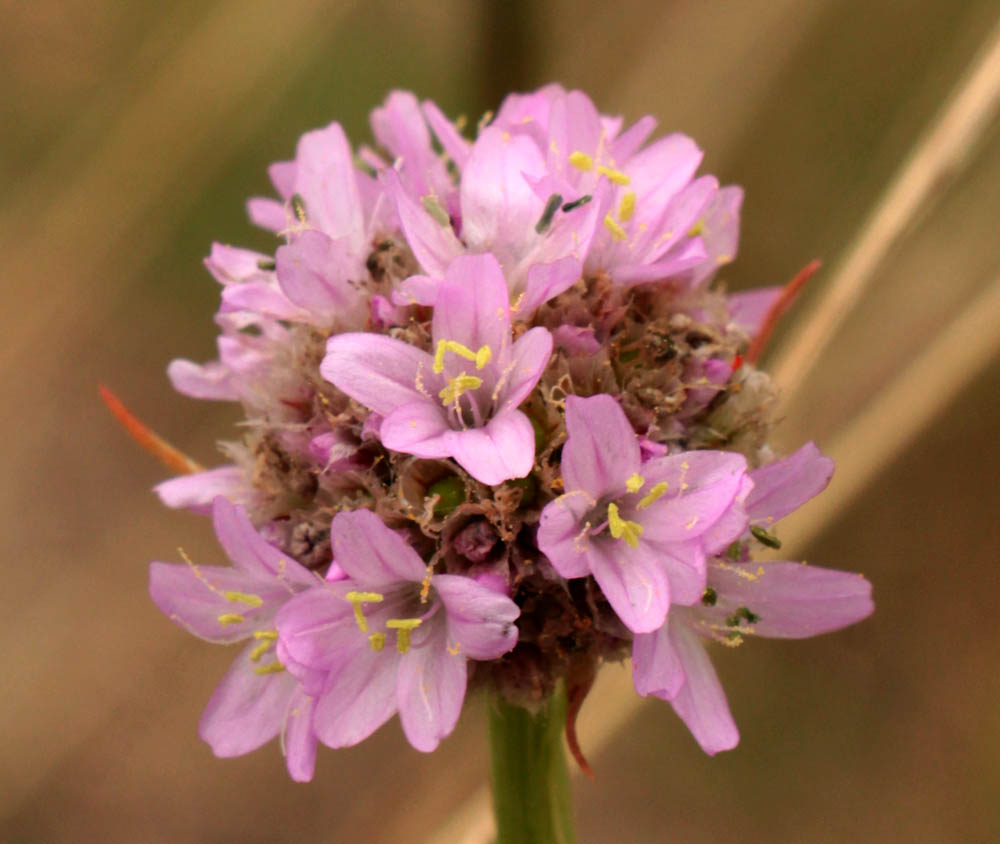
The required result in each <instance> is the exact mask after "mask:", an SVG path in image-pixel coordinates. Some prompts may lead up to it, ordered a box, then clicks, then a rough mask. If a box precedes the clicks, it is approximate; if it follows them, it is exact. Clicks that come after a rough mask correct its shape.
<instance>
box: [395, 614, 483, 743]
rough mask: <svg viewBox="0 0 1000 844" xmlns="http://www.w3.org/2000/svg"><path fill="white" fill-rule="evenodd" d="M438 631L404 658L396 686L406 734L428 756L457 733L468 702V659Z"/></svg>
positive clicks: (442, 631) (440, 628)
mask: <svg viewBox="0 0 1000 844" xmlns="http://www.w3.org/2000/svg"><path fill="white" fill-rule="evenodd" d="M437 627H438V628H439V629H437V630H434V631H433V633H432V634H431V635H430V636H429V637H428V639H427V640H426V641H424V642H423V643H420V644H418V643H417V642H415V643H414V646H413V647H411V648H410V650H409V652H408V653H406V654H404V655H403V656H402V657H401V659H400V660H399V674H398V679H397V685H396V696H397V697H396V701H397V706H398V708H399V720H400V722H401V723H402V725H403V732H404V733H406V738H407V739H408V740H409V742H410V744H412V745H413V746H414V747H415V748H416V749H417V750H421V751H423V752H425V753H428V752H430V751H432V750H434V749H435V748H436V747H437V746H438V744H439V743H440V741H441V739H443V738H444V737H445V736H447V735H449V734H450V733H451V731H452V730H454V729H455V724H456V723H458V716H459V715H460V714H461V712H462V703H463V701H464V700H465V683H466V658H465V656H464V655H463V654H461V653H457V652H452V651H450V650H449V649H448V641H447V634H446V631H445V629H444V627H443V625H438V626H437ZM415 638H416V637H415Z"/></svg>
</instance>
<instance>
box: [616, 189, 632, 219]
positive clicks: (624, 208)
mask: <svg viewBox="0 0 1000 844" xmlns="http://www.w3.org/2000/svg"><path fill="white" fill-rule="evenodd" d="M634 213H635V194H634V193H632V191H629V192H628V193H627V194H625V196H623V197H622V201H621V204H620V205H619V206H618V219H619V220H621V221H622V222H623V223H627V222H628V221H629V220H631V219H632V215H633V214H634Z"/></svg>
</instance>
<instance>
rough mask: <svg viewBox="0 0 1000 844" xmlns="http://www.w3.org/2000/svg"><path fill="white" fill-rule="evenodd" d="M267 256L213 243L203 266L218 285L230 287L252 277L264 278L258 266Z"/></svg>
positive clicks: (264, 273)
mask: <svg viewBox="0 0 1000 844" xmlns="http://www.w3.org/2000/svg"><path fill="white" fill-rule="evenodd" d="M268 257H269V256H268V255H263V254H261V253H260V252H254V251H253V250H252V249H240V248H239V247H236V246H228V245H227V244H225V243H213V244H212V251H211V253H210V254H209V256H208V257H207V258H206V259H205V266H206V267H207V268H208V271H209V272H210V273H211V274H212V275H213V276H214V277H215V280H216V281H218V282H219V283H220V284H224V285H230V284H238V283H240V282H243V281H246V280H247V279H249V278H251V277H253V276H266V275H267V273H266V272H265V271H264V270H262V269H261V268H260V266H259V264H258V262H259V261H261V260H266V259H267V258H268Z"/></svg>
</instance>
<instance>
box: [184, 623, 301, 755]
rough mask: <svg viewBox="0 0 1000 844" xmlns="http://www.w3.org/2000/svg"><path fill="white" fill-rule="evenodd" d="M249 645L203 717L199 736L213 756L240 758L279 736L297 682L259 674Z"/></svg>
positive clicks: (284, 676) (284, 675)
mask: <svg viewBox="0 0 1000 844" xmlns="http://www.w3.org/2000/svg"><path fill="white" fill-rule="evenodd" d="M256 646H257V643H256V642H253V643H251V644H249V645H248V646H247V647H246V648H245V649H244V650H243V651H242V653H240V655H239V656H238V657H236V661H235V662H234V663H233V664H232V667H231V668H230V669H229V671H228V672H226V676H225V677H223V678H222V682H220V683H219V685H218V686H217V687H216V689H215V691H214V692H213V693H212V697H211V698H210V699H209V701H208V705H207V706H206V707H205V711H204V713H202V716H201V721H200V722H199V724H198V735H199V736H201V739H202V741H204V742H206V743H207V744H208V745H209V747H211V748H212V752H213V753H214V754H215V755H216V756H221V757H230V756H242V755H243V754H244V753H249V752H250V751H251V750H256V749H257V748H258V747H260V746H261V745H263V744H266V743H267V742H269V741H270V740H271V739H273V738H274V737H275V736H276V735H278V733H280V732H281V727H282V725H283V724H284V722H285V713H286V712H287V710H288V702H289V700H290V699H291V697H292V695H293V694H294V693H295V688H296V685H297V683H296V680H295V678H294V677H292V676H291V675H290V674H288V672H285V671H282V672H279V673H276V674H272V673H265V674H258V673H257V672H256V670H255V669H257V668H259V667H260V666H259V663H256V662H253V661H252V660H251V659H250V654H251V652H252V651H253V649H254V648H255V647H256Z"/></svg>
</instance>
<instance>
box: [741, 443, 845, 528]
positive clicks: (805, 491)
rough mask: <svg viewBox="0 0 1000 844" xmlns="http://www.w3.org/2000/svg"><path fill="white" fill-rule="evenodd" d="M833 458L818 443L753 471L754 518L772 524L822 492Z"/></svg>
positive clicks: (751, 507) (750, 511)
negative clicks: (820, 448) (822, 450)
mask: <svg viewBox="0 0 1000 844" xmlns="http://www.w3.org/2000/svg"><path fill="white" fill-rule="evenodd" d="M833 468H834V467H833V461H832V460H831V459H830V458H829V457H824V456H823V455H822V454H821V453H820V450H819V449H818V448H816V444H815V443H811V442H809V443H806V444H805V445H804V446H802V448H800V449H799V450H798V451H796V452H795V453H794V454H790V455H789V456H788V457H785V458H784V459H782V460H775V461H774V462H773V463H769V464H768V465H767V466H761V467H760V468H759V469H754V470H753V471H752V472H751V473H750V478H751V479H752V480H753V484H754V486H753V490H752V491H751V493H750V494H749V495H748V496H747V502H746V509H747V513H748V514H749V516H750V520H751V521H753V522H758V523H764V524H771V523H772V522H776V521H778V519H781V518H783V517H784V516H787V515H788V514H789V513H791V512H792V511H793V510H797V509H798V508H799V507H801V506H802V505H803V504H805V503H806V502H807V501H808V500H809V499H810V498H812V497H813V496H816V495H819V494H820V493H821V492H822V491H823V490H824V489H826V486H827V484H829V483H830V478H831V477H832V476H833Z"/></svg>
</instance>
